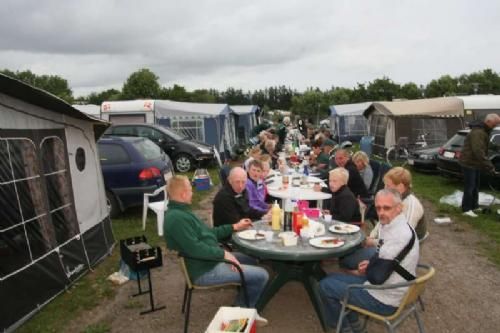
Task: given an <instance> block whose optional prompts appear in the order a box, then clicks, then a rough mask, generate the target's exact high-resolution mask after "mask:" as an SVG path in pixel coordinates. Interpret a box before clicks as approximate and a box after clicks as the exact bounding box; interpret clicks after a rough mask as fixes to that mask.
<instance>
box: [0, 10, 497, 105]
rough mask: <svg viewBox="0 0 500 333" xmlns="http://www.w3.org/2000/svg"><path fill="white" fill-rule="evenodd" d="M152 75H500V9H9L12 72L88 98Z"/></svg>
mask: <svg viewBox="0 0 500 333" xmlns="http://www.w3.org/2000/svg"><path fill="white" fill-rule="evenodd" d="M144 67H145V68H149V69H150V70H152V71H153V72H154V73H156V74H157V75H158V76H159V77H160V83H161V84H162V85H164V86H171V85H173V84H174V83H176V84H179V85H182V86H185V87H186V88H187V89H188V90H193V89H197V88H216V89H219V90H225V89H226V88H227V87H231V86H232V87H235V88H242V89H244V90H247V89H250V90H254V89H260V88H265V87H269V86H273V85H282V84H284V85H287V86H290V87H292V88H295V89H297V90H299V91H302V90H304V89H305V88H307V87H311V86H314V87H320V88H322V89H326V88H329V87H331V86H332V85H334V86H344V87H354V86H355V85H356V84H357V83H358V82H359V83H367V82H369V81H373V80H374V79H376V78H381V77H382V76H384V75H385V76H388V77H389V78H391V79H392V80H394V81H395V82H397V83H406V82H409V81H412V82H415V83H417V84H425V83H428V82H429V81H430V80H432V79H435V78H438V77H439V76H441V75H444V74H450V75H452V76H455V75H460V74H463V73H471V72H473V71H479V70H483V69H485V68H491V69H493V70H494V71H496V72H499V71H500V1H494V0H487V1H485V0H475V1H473V0H470V1H465V0H418V1H409V0H345V1H339V0H322V1H319V0H316V1H314V0H302V1H295V0H283V1H282V0H276V1H273V0H265V1H263V0H262V1H261V0H252V1H238V0H210V1H208V0H206V1H203V0H198V1H194V0H182V1H179V0H178V1H174V0H159V1H153V0H150V1H148V0H142V1H138V0H115V1H107V0H67V1H65V0H60V1H55V0H52V1H50V0H44V1H39V0H31V1H29V0H2V1H1V6H0V68H2V69H4V68H7V69H10V70H13V71H15V70H28V69H29V70H31V71H33V72H35V73H36V74H55V75H60V76H62V77H64V78H65V79H67V80H68V81H69V84H70V87H71V88H72V89H73V93H74V95H75V96H80V95H86V94H88V93H90V92H92V91H97V92H99V91H102V90H105V89H109V88H116V89H121V87H122V85H123V82H124V81H125V80H126V78H127V77H128V76H129V75H130V74H131V73H133V72H134V71H136V70H138V69H140V68H144Z"/></svg>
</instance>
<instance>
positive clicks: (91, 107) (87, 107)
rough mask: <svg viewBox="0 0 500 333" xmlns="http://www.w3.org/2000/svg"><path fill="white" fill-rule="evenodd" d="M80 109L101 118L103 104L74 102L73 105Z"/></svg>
mask: <svg viewBox="0 0 500 333" xmlns="http://www.w3.org/2000/svg"><path fill="white" fill-rule="evenodd" d="M72 106H73V107H74V108H75V109H77V110H78V111H82V112H83V113H86V114H88V115H89V116H92V117H95V118H101V106H100V105H95V104H73V105H72Z"/></svg>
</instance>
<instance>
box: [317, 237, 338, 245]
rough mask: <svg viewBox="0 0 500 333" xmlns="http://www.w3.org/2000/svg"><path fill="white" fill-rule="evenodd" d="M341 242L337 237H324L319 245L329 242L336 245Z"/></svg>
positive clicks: (328, 243)
mask: <svg viewBox="0 0 500 333" xmlns="http://www.w3.org/2000/svg"><path fill="white" fill-rule="evenodd" d="M341 242H342V240H341V239H338V238H325V239H322V240H321V245H330V244H333V245H336V244H338V243H341Z"/></svg>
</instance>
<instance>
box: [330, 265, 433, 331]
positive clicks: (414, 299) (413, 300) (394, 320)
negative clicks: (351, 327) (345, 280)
mask: <svg viewBox="0 0 500 333" xmlns="http://www.w3.org/2000/svg"><path fill="white" fill-rule="evenodd" d="M418 269H419V270H420V271H423V273H422V274H419V276H418V277H417V278H416V279H415V280H413V281H408V282H402V283H395V284H390V285H380V286H375V285H364V284H352V285H349V286H348V287H347V292H346V295H345V296H344V299H343V300H342V310H341V311H340V316H339V320H338V323H337V333H340V332H341V328H342V322H343V321H344V318H345V317H346V316H347V314H348V313H349V312H350V311H355V312H358V313H359V314H362V315H364V316H366V321H365V323H364V326H365V327H364V328H366V324H367V321H368V319H375V320H378V321H381V322H383V323H384V324H385V326H386V328H387V331H388V332H394V331H395V329H396V328H397V327H398V326H399V325H400V324H401V323H402V322H403V321H404V320H405V319H406V318H407V317H408V316H410V315H411V314H413V315H414V316H415V319H416V320H417V325H418V331H419V332H420V333H424V326H423V323H422V321H421V319H420V317H419V315H418V307H417V303H418V302H419V301H420V300H419V297H420V296H421V295H422V293H423V292H424V290H425V285H426V284H427V282H428V281H429V280H430V279H431V278H432V277H433V276H434V274H435V270H434V268H433V267H431V266H427V265H421V264H419V265H418ZM401 287H408V291H407V292H406V294H405V296H404V297H403V299H402V301H401V304H400V305H399V307H398V309H397V310H396V312H394V313H393V314H392V315H388V316H384V315H380V314H378V313H374V312H371V311H368V310H365V309H363V308H360V307H358V306H355V305H351V304H349V295H350V291H351V290H352V289H354V288H358V289H359V288H363V289H378V290H391V289H396V288H401Z"/></svg>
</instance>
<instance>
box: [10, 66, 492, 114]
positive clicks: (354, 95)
mask: <svg viewBox="0 0 500 333" xmlns="http://www.w3.org/2000/svg"><path fill="white" fill-rule="evenodd" d="M0 72H1V73H3V74H5V75H8V76H11V77H14V78H17V79H19V80H21V81H24V82H26V83H28V84H31V85H33V86H35V87H38V88H40V89H44V90H46V91H48V92H50V93H52V94H53V95H56V96H58V97H60V98H61V99H63V100H65V101H67V102H68V103H71V104H74V103H77V104H97V105H100V104H101V103H102V102H103V101H113V100H130V99H143V98H151V99H169V100H173V101H180V102H197V103H224V104H229V105H248V104H253V105H259V106H260V107H261V108H263V110H264V111H266V110H275V109H280V110H290V111H292V112H293V113H294V114H296V115H300V116H301V117H308V118H312V119H315V118H319V117H321V118H324V117H326V116H327V115H329V106H330V105H335V104H349V103H361V102H368V101H391V100H395V99H418V98H424V97H425V98H430V97H440V96H456V95H473V94H500V75H499V73H497V72H494V71H493V70H492V69H484V70H482V71H478V72H473V73H471V74H462V75H460V76H457V77H452V76H450V75H443V76H441V77H439V78H438V79H434V80H432V81H431V82H429V83H428V84H426V85H420V86H419V85H417V84H415V83H413V82H408V83H404V84H399V83H396V82H394V81H392V80H391V79H390V78H388V77H385V76H384V77H382V78H377V79H375V80H373V81H371V82H368V83H358V84H357V85H356V86H355V87H353V88H345V87H335V86H332V87H331V88H330V89H326V90H321V89H320V88H308V89H306V91H303V92H299V91H297V90H296V89H292V88H290V87H287V86H284V85H282V86H276V87H268V88H265V89H259V90H254V91H243V90H242V89H237V88H233V87H229V88H227V89H226V90H225V91H218V90H216V89H196V90H193V91H187V90H186V88H185V87H183V86H180V85H177V84H174V85H173V86H171V87H163V86H162V85H161V84H160V82H159V77H158V76H157V75H156V74H155V73H154V72H152V71H151V70H149V69H147V68H143V69H140V70H138V71H136V72H134V73H132V74H131V75H130V76H129V77H128V78H127V79H126V80H125V82H124V84H123V86H122V88H121V90H118V89H108V90H105V91H101V92H92V93H90V94H89V95H87V96H79V97H74V96H73V92H72V90H71V88H70V86H69V84H68V81H67V80H66V79H64V78H62V77H59V76H57V75H37V74H34V73H33V72H31V71H29V70H27V71H16V72H13V71H10V70H7V69H4V70H1V71H0Z"/></svg>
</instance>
